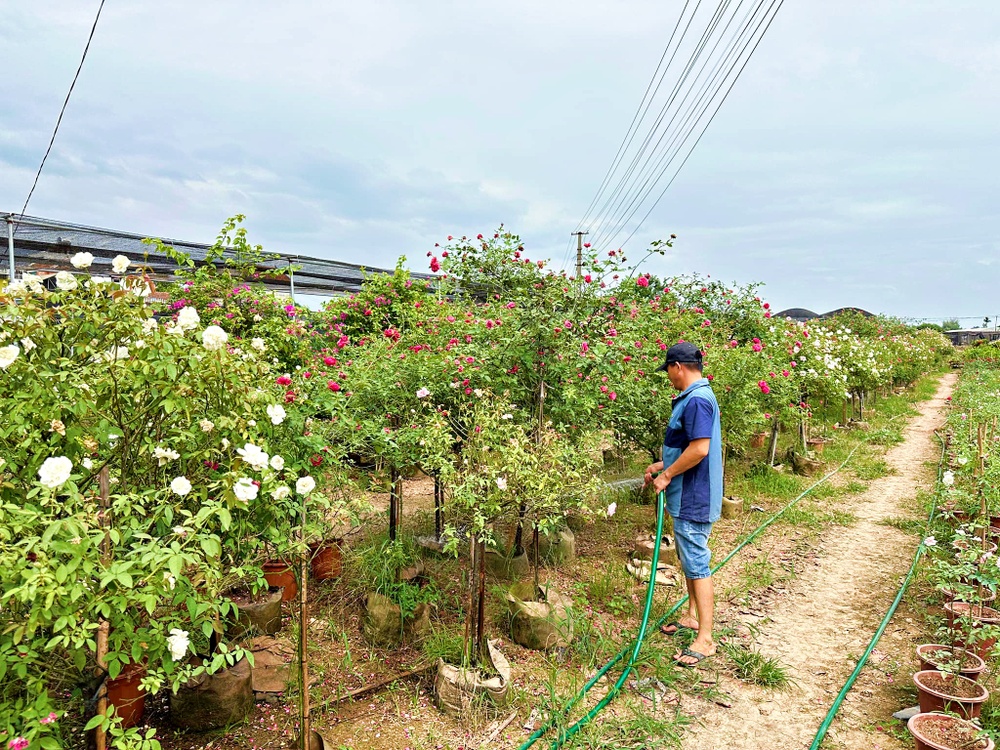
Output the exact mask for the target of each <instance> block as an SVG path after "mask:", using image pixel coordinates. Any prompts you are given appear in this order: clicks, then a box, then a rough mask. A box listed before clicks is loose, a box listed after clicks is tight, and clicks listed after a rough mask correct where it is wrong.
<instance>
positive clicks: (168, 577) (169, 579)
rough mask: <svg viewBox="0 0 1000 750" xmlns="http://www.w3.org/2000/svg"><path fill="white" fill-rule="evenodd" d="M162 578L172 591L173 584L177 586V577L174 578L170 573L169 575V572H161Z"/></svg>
mask: <svg viewBox="0 0 1000 750" xmlns="http://www.w3.org/2000/svg"><path fill="white" fill-rule="evenodd" d="M163 580H164V581H166V583H167V586H169V587H170V590H171V591H173V590H174V587H175V586H177V579H176V578H174V577H173V576H172V575H170V574H169V573H164V574H163Z"/></svg>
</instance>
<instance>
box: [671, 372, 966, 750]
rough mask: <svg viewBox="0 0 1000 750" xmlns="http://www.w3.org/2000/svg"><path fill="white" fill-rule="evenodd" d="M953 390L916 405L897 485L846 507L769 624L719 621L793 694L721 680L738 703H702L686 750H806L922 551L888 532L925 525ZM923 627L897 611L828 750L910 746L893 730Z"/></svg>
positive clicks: (773, 600) (767, 615) (945, 383)
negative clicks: (748, 638) (752, 633)
mask: <svg viewBox="0 0 1000 750" xmlns="http://www.w3.org/2000/svg"><path fill="white" fill-rule="evenodd" d="M955 380H956V376H954V375H947V376H945V377H944V378H943V379H942V381H941V382H940V384H939V387H938V390H937V392H936V394H935V396H934V398H933V399H931V400H930V401H926V402H923V403H921V404H919V405H918V406H917V409H918V410H919V416H917V417H914V418H913V419H912V420H910V422H909V424H908V425H907V427H906V429H905V431H904V437H905V439H904V442H902V443H900V444H898V445H896V446H895V447H893V448H891V449H890V450H889V451H888V452H887V453H886V455H885V461H886V463H887V464H888V465H889V467H890V469H891V470H892V472H891V473H890V475H888V476H884V477H882V478H880V479H876V480H874V481H872V482H871V484H870V485H869V486H868V489H867V490H866V491H865V492H864V493H862V494H859V495H855V496H853V497H849V498H848V499H847V500H846V501H845V503H844V510H846V511H849V512H851V513H853V514H854V515H855V516H856V517H857V519H858V521H857V523H856V524H854V525H851V526H849V527H839V528H837V529H836V530H835V531H828V532H827V533H826V534H825V535H824V536H823V537H822V539H821V541H820V543H819V546H818V548H817V549H816V551H815V552H816V555H815V558H814V560H813V564H812V565H808V566H804V567H802V568H801V569H800V571H799V572H798V575H797V576H796V577H795V578H794V579H793V580H791V581H790V582H788V584H787V585H786V587H785V588H784V590H781V591H772V592H770V595H769V596H768V597H767V598H765V599H763V600H762V601H761V602H760V605H761V606H762V608H764V610H765V611H764V613H763V616H761V612H755V613H754V612H751V613H750V616H747V615H745V614H743V613H741V612H739V611H737V612H733V611H732V610H727V609H726V608H725V607H722V608H721V611H720V613H719V619H720V621H721V622H723V623H725V622H727V621H728V622H732V621H733V620H737V621H742V622H744V623H748V624H751V625H752V626H753V628H754V629H756V632H757V636H756V644H757V647H758V648H759V649H760V650H761V651H762V652H763V653H764V654H766V655H768V656H777V657H778V658H779V659H780V661H781V662H782V663H783V664H784V665H785V666H786V668H787V669H788V671H789V674H790V677H791V679H792V680H793V681H794V685H793V687H791V688H790V689H787V690H786V691H783V692H775V691H771V690H767V689H764V688H760V687H756V686H753V685H748V684H746V683H743V682H740V681H738V680H736V679H735V678H732V677H729V676H727V675H721V676H720V683H719V687H720V688H721V690H723V691H724V692H725V693H726V694H727V695H728V696H730V698H731V700H729V701H727V703H728V704H729V705H731V707H727V708H721V707H719V706H718V705H717V704H708V703H707V702H706V703H705V705H704V706H702V709H701V710H700V711H695V713H696V715H698V716H699V719H700V721H699V723H698V724H697V725H695V726H693V727H691V728H690V730H689V731H688V732H687V733H686V734H685V736H684V740H683V747H685V748H692V750H693V749H694V748H708V747H711V748H741V749H742V750H758V749H760V750H763V749H764V748H773V747H782V748H789V749H794V748H808V747H809V745H810V743H811V742H812V739H813V737H814V736H815V734H816V731H817V729H818V728H819V725H820V723H821V721H822V720H823V718H824V717H825V715H826V712H827V710H828V709H829V707H830V705H831V704H832V703H833V700H834V698H835V697H836V694H837V693H838V692H839V691H840V689H841V688H842V687H843V685H844V683H845V682H846V681H847V678H848V676H849V675H850V672H851V671H852V670H853V668H854V666H855V663H856V659H857V658H858V657H860V655H861V654H862V653H863V652H864V650H865V648H866V647H867V645H868V641H869V640H870V639H871V636H872V634H873V633H874V631H875V629H876V628H877V627H878V623H879V621H880V620H881V619H882V617H883V616H884V615H885V612H886V610H887V609H888V607H889V605H890V604H891V602H892V600H893V598H894V597H895V595H896V592H897V591H898V589H899V585H900V583H901V577H902V576H903V575H905V573H906V572H907V570H908V569H909V567H910V565H911V563H912V560H913V555H914V553H915V551H916V546H917V543H918V541H919V540H918V539H917V538H916V537H915V536H914V535H912V534H907V533H904V532H902V531H900V530H898V529H896V528H894V527H892V526H888V525H885V523H884V521H885V520H886V519H897V520H898V519H905V518H910V519H914V520H918V516H917V514H916V513H915V509H914V507H913V503H912V499H913V498H914V497H915V495H916V494H917V492H918V491H919V490H920V489H922V488H924V489H930V488H931V487H932V486H933V482H934V473H933V472H934V470H933V466H934V464H935V463H936V461H937V458H938V456H939V449H938V448H937V444H936V442H935V440H934V438H933V431H934V430H935V429H936V428H938V427H939V426H940V425H941V424H942V422H943V419H944V412H945V409H946V404H947V402H946V398H947V397H948V395H949V394H950V393H951V391H952V388H953V387H954V383H955ZM914 615H916V616H914ZM918 617H919V618H920V619H921V620H922V613H914V612H912V611H911V612H910V613H909V615H907V614H906V613H905V612H900V611H897V615H896V618H894V622H892V623H890V627H889V628H888V630H887V632H886V634H885V636H883V639H882V641H881V642H880V643H879V647H878V648H877V649H876V650H875V651H874V652H873V653H872V656H871V657H870V659H869V665H868V666H867V667H866V668H865V670H864V671H863V672H862V675H861V677H860V678H859V680H858V681H857V682H856V683H855V686H854V688H853V689H852V691H851V692H850V693H849V694H848V696H847V699H846V700H845V702H844V704H843V705H842V707H841V710H840V712H839V714H838V717H837V719H836V720H835V721H834V723H833V726H832V727H831V729H830V732H829V733H828V735H827V741H826V744H825V745H824V747H836V748H850V749H851V750H853V749H855V748H856V749H858V750H861V748H864V749H865V750H869V749H870V748H872V747H878V748H882V749H885V748H899V749H900V750H901V749H902V748H904V747H911V746H912V745H911V744H910V742H911V741H908V742H907V743H905V744H904V743H902V742H901V741H900V740H898V739H897V738H896V737H895V736H892V734H890V733H887V732H885V729H886V727H887V726H888V725H889V723H891V722H894V720H893V719H892V718H891V714H892V713H893V712H894V711H897V710H899V709H900V708H904V707H906V706H908V705H913V704H915V703H916V701H915V700H914V698H915V696H913V695H912V691H907V692H901V690H900V682H901V681H902V680H905V684H906V685H912V683H911V682H910V681H909V674H908V673H912V672H913V671H916V656H915V653H914V650H913V649H914V648H915V646H916V645H917V643H919V638H920V634H921V632H922V630H921V627H920V624H921V623H920V621H917V622H914V620H916V619H917V618H918ZM911 665H912V668H910V667H911ZM904 673H906V674H904ZM694 700H696V701H697V700H698V699H694ZM897 724H898V723H897ZM901 727H902V725H901V724H898V726H897V727H896V729H900V728H901ZM884 732H885V733H884Z"/></svg>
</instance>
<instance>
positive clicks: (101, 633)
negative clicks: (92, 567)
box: [94, 466, 111, 750]
mask: <svg viewBox="0 0 1000 750" xmlns="http://www.w3.org/2000/svg"><path fill="white" fill-rule="evenodd" d="M98 488H99V492H100V506H99V507H100V510H99V511H98V512H97V522H98V524H99V525H100V527H101V528H102V529H103V530H104V538H103V539H102V540H101V564H102V565H103V566H104V567H105V568H107V567H108V564H109V563H110V562H111V534H110V530H109V529H108V525H109V524H108V506H109V505H110V503H111V478H110V475H109V472H108V467H107V466H105V467H103V468H102V469H101V472H100V474H99V475H98ZM110 631H111V625H110V624H109V623H108V621H107V620H101V622H100V625H99V626H98V628H97V674H98V675H99V676H100V675H107V673H108V663H107V655H108V634H109V633H110ZM107 713H108V687H107V680H106V679H105V680H104V681H103V682H102V683H101V688H100V692H99V693H98V697H97V714H98V715H99V716H100V717H101V718H102V719H103V718H104V717H105V716H107ZM94 739H95V742H96V745H97V750H106V748H107V743H108V738H107V733H106V732H105V731H104V725H103V724H100V725H98V727H97V731H96V732H95V736H94Z"/></svg>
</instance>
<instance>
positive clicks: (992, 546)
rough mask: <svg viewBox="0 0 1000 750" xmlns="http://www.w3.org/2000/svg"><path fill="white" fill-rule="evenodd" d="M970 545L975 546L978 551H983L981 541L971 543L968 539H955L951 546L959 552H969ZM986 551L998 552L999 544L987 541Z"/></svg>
mask: <svg viewBox="0 0 1000 750" xmlns="http://www.w3.org/2000/svg"><path fill="white" fill-rule="evenodd" d="M970 544H971V545H973V546H974V547H975V548H976V549H977V550H978V549H981V546H980V545H981V543H980V541H979V540H978V539H977V540H975V541H974V542H970V541H969V540H968V539H955V540H953V541H952V543H951V546H952V547H954V548H955V549H957V550H960V551H963V550H967V549H968V548H969V545H970ZM986 551H987V552H996V551H997V544H996V542H990V541H987V542H986Z"/></svg>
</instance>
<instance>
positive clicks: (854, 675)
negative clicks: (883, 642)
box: [809, 430, 945, 750]
mask: <svg viewBox="0 0 1000 750" xmlns="http://www.w3.org/2000/svg"><path fill="white" fill-rule="evenodd" d="M934 436H935V437H936V438H937V439H938V440H940V441H941V458H940V459H939V460H938V475H937V482H938V483H940V481H941V468H942V466H943V465H944V451H945V443H944V440H941V436H940V435H938V433H937V430H935V431H934ZM936 510H937V495H936V494H935V495H934V500H933V501H932V502H931V512H930V515H929V516H928V517H927V526H928V527H930V524H931V522H932V521H933V520H934V513H935V511H936ZM924 539H926V537H924ZM924 539H921V540H920V545H919V546H918V547H917V552H916V554H915V555H914V556H913V564H912V565H910V572H909V573H907V574H906V578H904V579H903V585H902V586H900V587H899V592H898V593H897V594H896V598H895V599H893V601H892V604H891V605H890V607H889V611H888V612H886V613H885V617H883V618H882V623H881V624H880V625H879V626H878V630H876V631H875V635H874V636H872V639H871V642H870V643H869V644H868V648H867V649H865V652H864V653H863V654H862V655H861V658H860V659H858V663H857V666H855V667H854V671H853V672H851V676H850V677H848V678H847V682H845V683H844V687H843V688H841V690H840V692H839V693H838V694H837V697H836V699H835V700H834V701H833V705H831V706H830V710H829V711H827V713H826V718H824V719H823V723H821V724H820V725H819V730H818V731H817V732H816V736H815V737H814V738H813V741H812V744H811V745H810V746H809V750H818V748H819V746H820V745H821V744H823V739H824V738H825V737H826V733H827V731H829V729H830V725H831V724H833V720H834V718H835V717H836V716H837V711H839V710H840V704H841V703H843V702H844V698H846V697H847V694H848V693H849V692H850V690H851V688H852V687H853V686H854V682H855V681H856V680H857V679H858V676H859V675H860V674H861V670H862V669H863V668H864V666H865V663H866V662H867V661H868V657H869V656H871V653H872V651H873V650H875V646H876V644H878V642H879V639H880V638H881V637H882V633H884V632H885V629H886V627H887V626H888V625H889V621H890V620H891V619H892V616H893V615H894V614H896V607H898V606H899V602H900V601H902V599H903V594H905V593H906V589H907V588H909V586H910V581H912V580H913V575H914V574H915V573H916V572H917V564H918V563H919V562H920V558H921V557H922V556H923V554H924V551H925V550H926V548H927V546H926V545H925V544H924Z"/></svg>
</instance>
